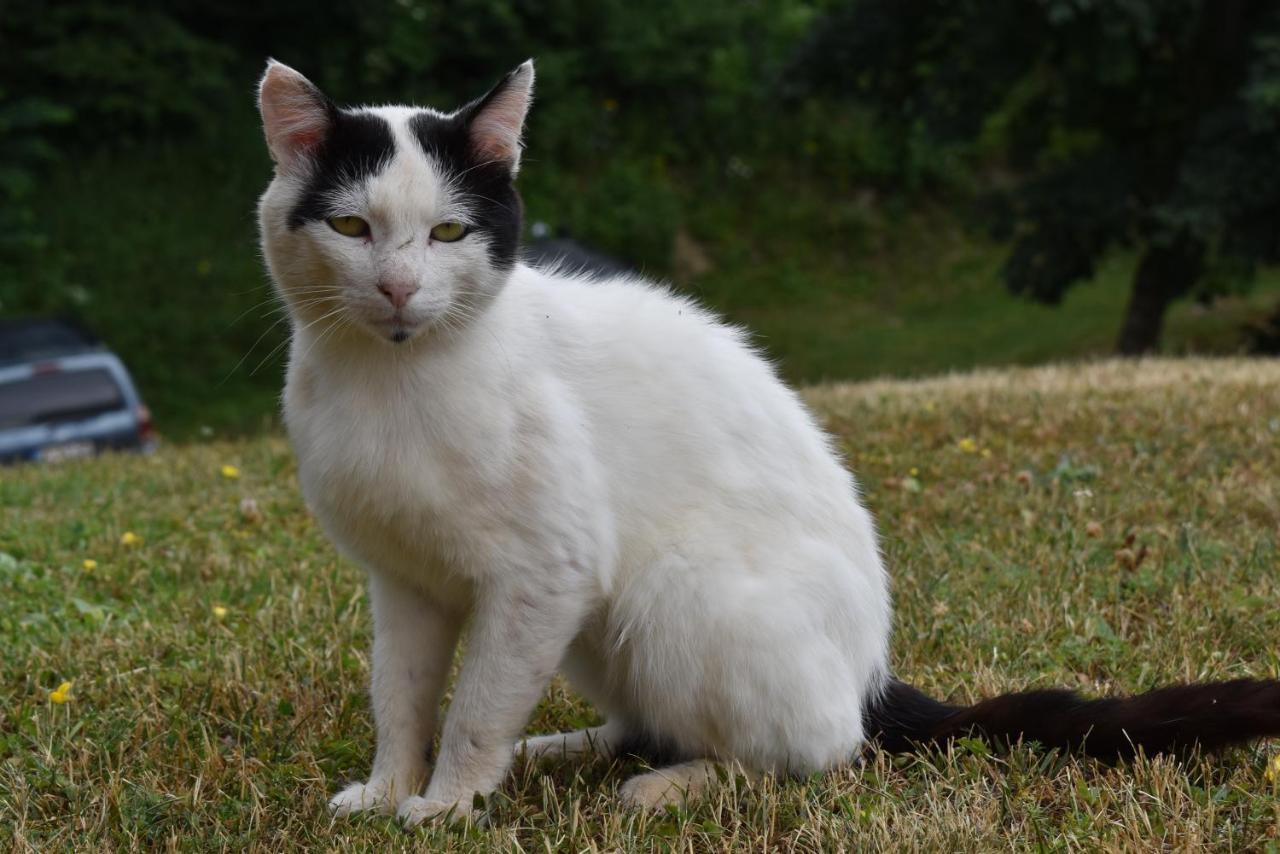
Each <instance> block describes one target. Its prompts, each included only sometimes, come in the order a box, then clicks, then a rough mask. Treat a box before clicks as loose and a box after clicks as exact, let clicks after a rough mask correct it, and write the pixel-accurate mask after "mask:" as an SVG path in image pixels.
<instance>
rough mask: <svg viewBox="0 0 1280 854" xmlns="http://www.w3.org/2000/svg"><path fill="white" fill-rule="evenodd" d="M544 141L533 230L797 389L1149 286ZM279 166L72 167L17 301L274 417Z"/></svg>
mask: <svg viewBox="0 0 1280 854" xmlns="http://www.w3.org/2000/svg"><path fill="white" fill-rule="evenodd" d="M249 107H250V105H249V102H248V101H247V100H246V101H245V103H244V105H243V108H244V111H248V110H249ZM536 154H537V143H536V140H534V141H533V148H532V149H531V159H530V162H529V163H528V165H527V166H526V168H525V169H524V170H523V171H522V175H521V186H522V188H523V190H524V192H525V196H526V202H527V209H528V219H529V220H530V221H533V220H546V221H549V222H550V223H552V224H554V225H557V226H560V225H563V226H568V227H569V228H570V229H571V230H572V231H573V232H574V233H575V234H578V235H580V236H582V237H583V238H585V239H586V240H587V241H588V242H589V243H592V244H594V245H597V246H600V247H602V248H604V249H606V250H608V251H610V252H612V253H614V254H616V255H618V256H619V257H622V258H627V259H630V260H632V261H633V262H635V263H637V264H638V265H640V266H641V267H642V268H643V269H645V270H646V271H647V272H649V273H652V274H654V275H656V276H658V277H663V276H667V275H670V276H672V277H673V278H674V279H675V280H676V282H677V284H678V286H679V287H681V288H683V289H685V290H687V291H689V292H691V293H694V294H696V295H697V296H698V297H699V298H701V299H702V300H703V301H704V302H707V303H708V304H710V305H711V306H713V307H715V308H716V309H718V310H720V311H722V312H724V313H725V314H726V315H727V316H728V317H730V318H731V319H732V320H735V321H738V322H741V323H743V324H745V325H747V326H748V327H750V328H751V329H752V330H754V331H755V332H756V333H757V334H758V340H759V342H760V343H761V344H762V346H764V347H765V348H766V349H767V350H768V351H769V352H770V354H771V355H772V356H774V357H775V358H776V359H777V360H778V362H779V364H780V366H781V368H782V370H783V371H784V373H785V374H786V376H787V377H788V378H789V379H790V380H792V381H794V382H800V383H815V382H821V381H825V380H845V379H865V378H871V377H878V376H885V375H892V376H922V375H928V374H932V373H937V372H939V371H949V370H964V369H968V368H971V367H975V366H981V365H995V364H1009V363H1017V364H1035V363H1043V362H1050V361H1054V360H1063V359H1078V358H1083V357H1097V356H1099V355H1102V354H1106V353H1109V352H1111V350H1112V348H1113V345H1114V341H1115V338H1116V332H1117V330H1118V329H1119V325H1120V319H1121V316H1122V312H1123V309H1124V303H1125V300H1126V296H1127V294H1128V292H1129V284H1130V279H1131V276H1132V272H1133V266H1134V258H1133V256H1132V255H1131V254H1123V253H1120V254H1117V255H1115V256H1114V257H1111V258H1109V259H1108V260H1107V262H1106V263H1104V264H1103V265H1101V266H1100V268H1099V271H1098V274H1097V275H1096V276H1095V277H1094V278H1093V279H1092V280H1091V281H1089V282H1087V283H1083V284H1081V285H1080V286H1078V287H1077V288H1075V289H1073V290H1072V291H1071V292H1070V293H1069V294H1068V296H1067V298H1066V300H1065V302H1064V304H1063V305H1061V306H1060V307H1046V306H1042V305H1037V304H1034V303H1031V302H1028V301H1026V300H1024V299H1021V298H1018V297H1015V296H1013V295H1011V294H1010V293H1008V291H1007V290H1006V289H1005V287H1004V285H1003V284H1002V282H1001V280H1000V266H1001V263H1002V261H1003V257H1004V248H1003V247H1001V246H1000V245H998V244H995V243H992V242H991V241H988V240H986V239H985V238H983V237H982V236H981V234H980V230H979V229H977V228H965V227H963V226H962V223H961V222H960V216H959V215H957V214H956V213H954V212H948V211H944V210H939V209H931V208H928V207H924V206H921V207H917V208H914V209H907V208H905V207H904V205H903V204H902V203H901V202H897V203H895V202H894V201H893V200H892V199H888V200H886V199H884V198H879V197H876V196H874V195H872V194H870V193H869V192H868V191H866V190H865V189H864V188H863V187H861V186H860V184H859V183H858V182H859V178H858V176H859V175H860V174H861V173H860V172H859V171H858V170H857V169H856V168H854V169H853V174H852V175H847V176H844V177H843V178H840V179H835V178H832V179H824V178H823V177H822V176H821V175H820V174H819V172H818V171H817V170H816V169H815V167H813V166H812V165H811V164H803V163H797V164H778V163H761V164H759V169H758V170H757V172H756V173H755V174H753V175H752V176H751V177H741V176H738V177H735V176H727V177H726V176H724V175H722V174H721V172H720V170H713V172H712V174H711V176H710V177H708V176H707V175H705V174H702V173H701V172H699V171H698V170H697V169H696V168H695V167H693V166H691V165H688V164H686V165H685V166H684V167H683V169H684V172H683V173H681V172H680V171H679V170H677V169H676V168H675V167H672V169H671V170H670V173H668V171H667V170H666V169H665V168H664V169H659V168H657V167H655V166H651V165H650V161H651V160H653V157H652V156H651V155H649V154H643V153H640V152H636V151H630V150H619V151H611V152H610V154H609V156H608V157H607V158H604V159H605V161H606V162H607V163H608V166H607V168H603V169H602V170H601V172H600V174H598V175H597V174H594V173H592V174H589V175H579V174H576V173H562V172H559V171H557V167H556V166H555V163H554V162H553V160H554V158H549V159H547V160H540V159H539V158H538V157H536V156H532V155H536ZM193 164H197V165H198V166H193ZM269 175H270V164H269V162H268V160H267V157H266V155H265V152H264V150H263V146H262V142H261V137H260V132H259V128H258V125H257V120H256V117H253V116H251V115H240V114H237V116H236V117H234V118H233V119H229V121H228V124H227V126H226V127H225V128H224V129H223V130H222V131H221V133H220V135H219V136H218V137H217V138H216V139H214V140H212V141H210V142H204V143H198V142H187V143H181V142H154V143H145V144H139V145H138V146H136V147H134V148H128V149H122V150H117V151H113V152H107V153H99V154H96V155H90V156H86V157H84V158H80V159H68V160H67V161H66V162H64V163H62V164H60V166H59V168H58V169H57V170H56V174H54V175H53V176H51V177H50V179H49V180H48V182H47V185H46V186H44V187H42V191H41V194H40V199H41V201H40V210H39V219H40V222H41V224H42V228H43V229H45V230H46V231H47V232H48V234H49V237H50V239H51V243H52V246H51V248H50V250H49V251H48V252H44V253H41V255H40V256H39V258H37V259H36V263H37V264H38V266H37V268H36V269H33V270H32V271H31V272H30V274H29V277H28V278H26V279H22V280H20V281H16V282H0V293H2V292H4V291H6V289H14V290H15V293H16V294H17V296H16V297H14V298H12V299H10V300H9V301H8V302H5V303H4V304H0V312H2V313H5V314H9V313H13V314H18V313H26V312H40V313H47V312H57V311H68V310H69V311H73V312H75V313H77V314H79V315H80V316H82V317H83V318H84V320H85V321H86V322H87V323H88V325H89V326H90V327H91V328H93V329H95V330H96V331H97V332H98V333H99V334H100V335H101V336H102V337H103V339H104V340H105V341H106V342H107V343H108V344H109V345H110V346H112V347H113V348H114V349H116V350H117V351H118V352H119V353H120V354H121V355H122V356H123V358H124V359H125V362H126V363H127V364H128V365H129V367H130V369H131V371H132V372H133V373H134V375H135V378H136V379H137V380H138V382H139V384H140V386H141V389H142V392H143V395H144V397H145V398H146V400H147V402H148V404H149V405H150V406H151V408H152V410H153V411H154V413H155V417H156V423H157V425H158V427H159V429H160V431H161V432H162V433H164V434H165V435H167V436H169V437H170V438H174V439H180V440H181V439H186V438H192V437H195V436H199V435H207V434H208V433H209V432H210V430H208V429H205V428H211V430H212V432H213V433H215V434H216V435H221V436H228V435H236V434H245V433H253V432H260V431H261V430H262V429H263V428H264V426H266V427H268V428H269V427H270V426H271V425H272V424H273V423H275V422H276V421H277V419H276V413H277V408H278V404H277V390H278V388H279V386H280V375H281V373H282V368H283V364H284V356H285V349H284V341H285V334H286V329H285V324H284V322H283V321H284V319H283V317H282V316H281V314H280V313H279V311H278V307H277V306H276V305H275V301H274V299H273V297H272V292H271V289H270V287H269V286H268V285H267V283H266V278H265V274H264V271H263V268H262V263H261V260H260V258H259V253H258V245H257V235H256V215H255V212H254V205H255V200H256V198H257V195H258V194H259V193H260V192H261V191H262V189H263V188H264V187H265V185H266V181H267V179H268V177H269ZM104 199H107V200H110V202H109V205H108V206H107V207H105V208H104V205H103V202H102V200H104ZM677 232H680V233H681V234H682V236H685V237H688V238H691V239H692V240H693V241H694V243H695V244H696V245H697V246H698V247H700V250H701V254H702V256H703V258H704V260H705V262H706V263H705V265H704V266H703V267H702V269H700V270H693V269H684V268H682V265H681V264H679V263H676V264H674V265H672V264H667V263H665V261H664V259H663V256H664V255H665V254H670V253H669V251H668V248H669V247H671V246H672V245H673V240H672V238H673V235H674V234H676V233H677ZM655 259H656V260H655ZM47 279H52V283H50V282H49V281H46V280H47ZM1277 300H1280V269H1267V270H1264V271H1263V272H1262V275H1261V277H1260V281H1259V283H1258V286H1257V288H1256V289H1255V291H1254V292H1253V294H1252V296H1250V297H1248V298H1241V297H1237V298H1233V299H1226V300H1222V301H1219V302H1217V303H1214V304H1213V305H1211V306H1209V307H1197V306H1193V305H1190V304H1180V305H1178V306H1176V307H1175V308H1174V310H1173V312H1172V316H1171V317H1170V321H1169V329H1168V334H1167V336H1166V340H1165V348H1166V350H1167V351H1168V352H1170V353H1185V352H1196V353H1219V354H1231V353H1236V352H1238V351H1239V350H1240V348H1241V345H1242V341H1241V338H1242V336H1241V334H1240V331H1239V327H1240V326H1241V325H1242V324H1243V322H1244V321H1245V320H1247V319H1248V318H1250V317H1259V316H1262V315H1264V314H1265V313H1267V312H1268V311H1270V310H1272V307H1273V306H1274V305H1275V304H1276V302H1277Z"/></svg>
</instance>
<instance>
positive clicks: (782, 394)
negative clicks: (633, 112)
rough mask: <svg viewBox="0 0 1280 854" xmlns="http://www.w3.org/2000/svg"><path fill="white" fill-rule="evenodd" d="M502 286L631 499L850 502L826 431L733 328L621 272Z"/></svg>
mask: <svg viewBox="0 0 1280 854" xmlns="http://www.w3.org/2000/svg"><path fill="white" fill-rule="evenodd" d="M512 284H513V285H514V287H513V288H511V292H512V294H513V296H515V297H516V299H517V300H518V302H519V303H520V304H521V305H520V309H519V310H520V312H521V313H522V314H524V315H525V316H526V317H529V318H531V320H530V322H531V323H534V324H541V325H542V327H543V329H542V330H541V332H540V337H543V338H544V345H543V346H544V347H545V349H546V350H547V352H548V353H549V354H554V355H553V356H552V355H549V358H553V359H554V360H556V361H558V363H559V364H558V372H559V373H560V374H561V375H562V376H565V377H567V378H568V382H569V383H570V385H571V386H572V387H573V388H574V390H575V392H576V394H577V396H578V399H579V401H580V402H581V405H582V406H583V408H584V409H585V410H586V412H587V413H588V414H589V416H590V419H591V422H592V425H593V433H594V434H595V436H596V437H597V442H598V445H599V452H600V453H601V454H603V455H605V456H607V457H609V458H610V466H609V468H610V470H612V471H614V472H621V473H625V475H626V477H625V478H624V479H623V480H624V482H625V483H626V484H628V485H630V486H631V487H633V488H635V489H636V490H637V491H638V492H640V493H641V494H642V495H644V497H643V498H641V499H640V503H644V501H646V500H648V499H652V498H653V497H654V496H655V495H660V496H662V501H661V504H662V505H663V506H667V507H675V506H679V505H681V504H686V505H688V506H706V503H705V502H706V499H707V495H708V494H710V493H719V494H735V495H738V496H755V497H756V498H757V499H758V500H759V502H760V503H761V504H762V505H765V504H769V503H772V502H775V501H779V500H785V501H787V502H789V503H792V504H793V505H794V504H797V503H799V504H803V505H806V506H808V505H823V506H824V507H827V508H829V507H830V506H831V505H832V504H833V503H838V504H840V505H843V506H847V507H850V508H851V509H852V504H853V498H854V495H855V493H854V488H853V482H852V479H851V477H850V476H849V474H848V473H847V472H846V471H845V469H844V468H843V466H842V465H840V463H839V461H838V460H837V458H836V457H835V455H834V453H833V452H832V449H831V447H830V444H829V442H828V440H827V437H826V435H825V434H824V433H823V432H822V430H821V429H820V428H819V426H818V425H817V423H816V422H815V420H814V419H813V417H812V415H811V414H810V413H809V411H808V410H807V409H806V408H805V406H804V405H803V403H801V401H800V399H799V397H798V395H796V394H795V393H794V392H793V391H792V390H791V389H790V388H788V387H787V386H786V384H785V383H783V382H782V381H781V380H780V379H779V377H778V376H777V374H776V372H775V371H774V369H773V366H772V365H771V364H770V363H769V362H768V361H767V360H766V359H765V358H764V357H763V356H762V355H761V354H760V353H759V352H758V351H757V350H756V349H755V348H754V347H753V346H752V345H751V344H750V342H749V341H748V339H747V336H746V335H745V333H744V332H743V331H742V330H740V329H739V328H737V327H735V326H732V325H730V324H727V323H725V322H723V321H722V320H721V319H719V318H718V317H717V316H716V315H715V314H713V313H712V312H710V311H708V310H706V309H704V308H703V307H701V306H700V305H698V304H697V303H696V302H695V301H693V300H692V299H690V298H687V297H684V296H681V295H679V294H675V293H673V292H671V291H670V290H669V289H667V288H664V287H662V286H659V285H655V284H652V283H650V282H646V281H644V280H641V279H638V278H634V277H617V278H610V279H604V280H590V279H585V278H581V277H563V276H556V275H549V274H546V273H542V272H539V271H535V270H530V269H528V268H520V269H519V270H518V271H517V275H516V276H514V277H513V282H512ZM682 485H683V487H685V489H684V492H685V497H686V499H687V500H686V501H681V500H680V499H681V494H682Z"/></svg>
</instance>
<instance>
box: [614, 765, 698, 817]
mask: <svg viewBox="0 0 1280 854" xmlns="http://www.w3.org/2000/svg"><path fill="white" fill-rule="evenodd" d="M618 797H619V799H620V800H621V801H622V805H623V806H624V807H626V808H627V809H629V810H636V811H639V812H660V811H662V810H663V809H665V808H666V807H667V806H671V805H675V806H678V805H680V804H683V803H684V802H685V791H684V789H682V788H681V787H680V785H679V784H678V783H677V781H675V780H673V779H671V778H670V777H668V776H667V775H666V774H663V773H662V772H661V771H650V772H649V773H648V774H637V775H636V776H635V777H632V778H631V779H630V780H628V781H627V782H625V783H623V784H622V788H620V789H619V790H618Z"/></svg>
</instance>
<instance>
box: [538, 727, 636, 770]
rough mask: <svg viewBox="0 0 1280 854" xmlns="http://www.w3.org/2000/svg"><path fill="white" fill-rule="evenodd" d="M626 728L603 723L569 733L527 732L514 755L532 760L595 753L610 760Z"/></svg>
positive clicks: (620, 745) (623, 736)
mask: <svg viewBox="0 0 1280 854" xmlns="http://www.w3.org/2000/svg"><path fill="white" fill-rule="evenodd" d="M625 739H626V730H625V728H624V727H623V726H622V725H620V724H615V723H605V724H604V725H602V726H595V727H587V728H586V729H580V730H575V731H573V732H556V733H550V734H549V735H530V736H526V737H525V738H522V739H520V740H519V741H517V742H516V747H515V752H516V757H517V758H520V757H524V758H525V759H526V760H528V761H530V762H535V761H537V760H539V759H542V758H544V757H550V758H555V759H577V758H579V757H582V756H595V757H598V758H600V759H612V758H613V757H614V756H616V755H617V754H618V751H619V750H621V749H622V745H623V743H624V741H625Z"/></svg>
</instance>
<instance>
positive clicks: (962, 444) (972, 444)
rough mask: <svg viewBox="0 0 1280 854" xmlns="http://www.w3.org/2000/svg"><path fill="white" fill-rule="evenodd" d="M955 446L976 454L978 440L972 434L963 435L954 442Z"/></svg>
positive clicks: (967, 452)
mask: <svg viewBox="0 0 1280 854" xmlns="http://www.w3.org/2000/svg"><path fill="white" fill-rule="evenodd" d="M956 447H958V448H959V449H960V450H961V451H963V452H964V453H966V454H976V453H977V452H978V442H977V440H975V439H974V438H973V437H972V436H965V437H964V438H963V439H961V440H960V441H959V442H957V443H956Z"/></svg>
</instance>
